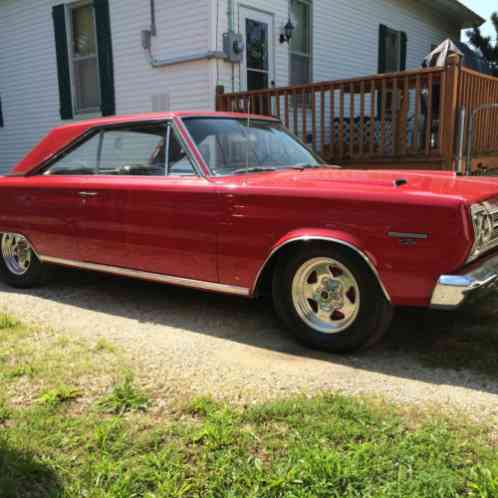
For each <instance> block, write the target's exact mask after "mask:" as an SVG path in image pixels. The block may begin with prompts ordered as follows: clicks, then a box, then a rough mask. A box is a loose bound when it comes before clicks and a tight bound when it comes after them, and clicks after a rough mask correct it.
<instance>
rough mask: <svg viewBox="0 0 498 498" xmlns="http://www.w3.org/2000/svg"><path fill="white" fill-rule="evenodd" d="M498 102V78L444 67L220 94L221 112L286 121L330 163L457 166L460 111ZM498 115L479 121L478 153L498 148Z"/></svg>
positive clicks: (453, 62) (455, 65)
mask: <svg viewBox="0 0 498 498" xmlns="http://www.w3.org/2000/svg"><path fill="white" fill-rule="evenodd" d="M488 101H489V102H491V101H495V102H498V79H497V78H492V77H489V76H483V75H480V74H479V73H475V72H473V71H469V70H467V69H462V68H461V65H460V60H459V58H458V56H452V57H450V58H449V61H448V65H447V66H446V67H443V68H430V69H419V70H414V71H404V72H400V73H391V74H376V75H373V76H367V77H362V78H354V79H348V80H338V81H324V82H318V83H313V84H309V85H301V86H288V87H278V88H269V89H264V90H257V91H252V92H237V93H224V91H223V89H222V88H219V89H218V94H217V109H218V110H220V111H235V112H244V113H247V112H251V113H256V114H264V115H274V116H278V117H279V118H280V119H281V120H282V122H283V123H284V124H285V126H286V127H288V128H290V129H291V130H293V131H294V133H295V134H296V135H298V136H299V137H300V138H301V139H302V140H303V141H304V142H306V143H307V144H309V145H310V146H312V147H313V148H314V149H315V150H316V151H317V152H318V153H319V154H320V155H321V156H322V157H323V158H325V159H327V160H333V161H334V162H338V163H343V164H347V163H351V164H353V163H356V164H359V165H363V164H366V163H372V162H379V163H382V164H383V167H389V164H392V165H396V164H399V163H400V162H410V163H417V162H425V163H428V162H431V163H432V164H433V165H437V167H441V168H447V169H449V168H452V167H454V159H455V153H456V149H457V147H456V140H457V130H458V126H459V112H458V111H459V109H460V108H461V106H466V107H467V108H468V111H471V110H473V109H475V108H476V107H477V106H479V105H480V104H482V103H483V102H488ZM497 124H498V110H496V111H495V112H494V113H493V112H489V113H482V115H480V116H479V117H478V119H477V126H476V130H477V138H476V145H475V149H476V152H482V151H485V150H486V151H493V150H494V151H497V153H498V134H497V133H496V129H497V126H496V125H497Z"/></svg>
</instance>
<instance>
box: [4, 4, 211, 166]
mask: <svg viewBox="0 0 498 498" xmlns="http://www.w3.org/2000/svg"><path fill="white" fill-rule="evenodd" d="M59 3H62V2H61V0H23V1H20V0H0V47H1V50H0V96H1V98H2V106H3V115H4V121H5V126H4V128H0V174H1V173H2V171H3V172H5V171H6V170H7V169H8V168H9V167H11V166H12V165H14V164H15V163H16V162H17V161H18V160H19V159H20V158H21V157H22V156H23V155H24V154H25V153H26V152H28V151H29V149H30V148H31V147H32V146H33V145H34V144H36V143H37V142H38V141H39V139H40V138H41V137H42V136H43V135H44V134H45V133H46V132H47V131H48V130H49V129H50V128H52V127H53V126H55V125H57V124H59V123H60V116H59V95H58V82H57V66H56V58H55V43H54V33H53V24H52V6H53V5H55V4H59ZM67 3H69V2H67ZM156 8H157V26H158V36H157V37H156V38H154V39H153V52H154V56H155V57H157V58H160V59H163V58H167V57H171V56H175V57H176V56H180V55H183V54H192V53H197V52H206V51H207V49H208V32H209V1H208V0H182V1H181V2H179V1H178V0H161V1H160V2H156ZM110 9H111V29H112V38H113V52H114V79H115V87H116V107H117V109H116V110H117V113H119V114H124V113H133V112H146V111H152V110H153V104H152V103H153V100H155V101H156V102H157V101H162V103H163V105H164V103H166V104H169V109H170V110H177V109H208V108H210V107H212V105H213V103H212V96H211V93H213V92H214V89H213V90H212V92H211V91H210V87H209V84H210V80H209V62H207V61H206V62H202V61H201V62H194V63H187V64H181V65H176V66H171V67H165V68H161V69H153V68H152V67H151V66H150V64H149V62H148V61H147V60H146V57H145V54H144V51H143V49H142V46H141V31H142V30H143V29H147V28H148V27H149V25H150V12H149V2H148V1H146V0H141V1H137V0H110ZM158 96H163V97H162V99H161V98H158ZM164 96H166V97H164Z"/></svg>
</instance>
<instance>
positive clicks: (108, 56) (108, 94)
mask: <svg viewBox="0 0 498 498" xmlns="http://www.w3.org/2000/svg"><path fill="white" fill-rule="evenodd" d="M94 7H95V24H96V26H97V45H98V51H99V72H100V97H101V102H102V115H103V116H112V115H113V114H116V100H115V96H114V65H113V61H112V37H111V17H110V14H109V0H94Z"/></svg>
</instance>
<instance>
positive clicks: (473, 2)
mask: <svg viewBox="0 0 498 498" xmlns="http://www.w3.org/2000/svg"><path fill="white" fill-rule="evenodd" d="M460 2H461V3H463V4H464V5H466V6H467V7H469V8H470V9H472V10H473V11H474V12H477V13H478V14H479V15H480V16H481V17H484V19H488V22H487V23H486V24H485V25H484V26H483V27H482V31H483V33H484V34H485V35H487V36H489V35H491V36H493V38H494V37H496V33H495V32H494V29H493V26H492V24H491V22H490V21H489V19H490V17H491V14H492V13H493V12H497V11H498V1H497V0H460ZM463 39H464V40H466V39H467V37H466V36H464V37H463Z"/></svg>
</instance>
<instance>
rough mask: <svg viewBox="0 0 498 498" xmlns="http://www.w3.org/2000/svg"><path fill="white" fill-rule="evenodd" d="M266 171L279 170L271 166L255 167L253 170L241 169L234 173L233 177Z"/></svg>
mask: <svg viewBox="0 0 498 498" xmlns="http://www.w3.org/2000/svg"><path fill="white" fill-rule="evenodd" d="M264 171H277V168H272V167H270V166H253V167H251V168H239V169H236V170H235V171H232V173H231V174H232V175H243V174H245V173H262V172H264Z"/></svg>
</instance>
